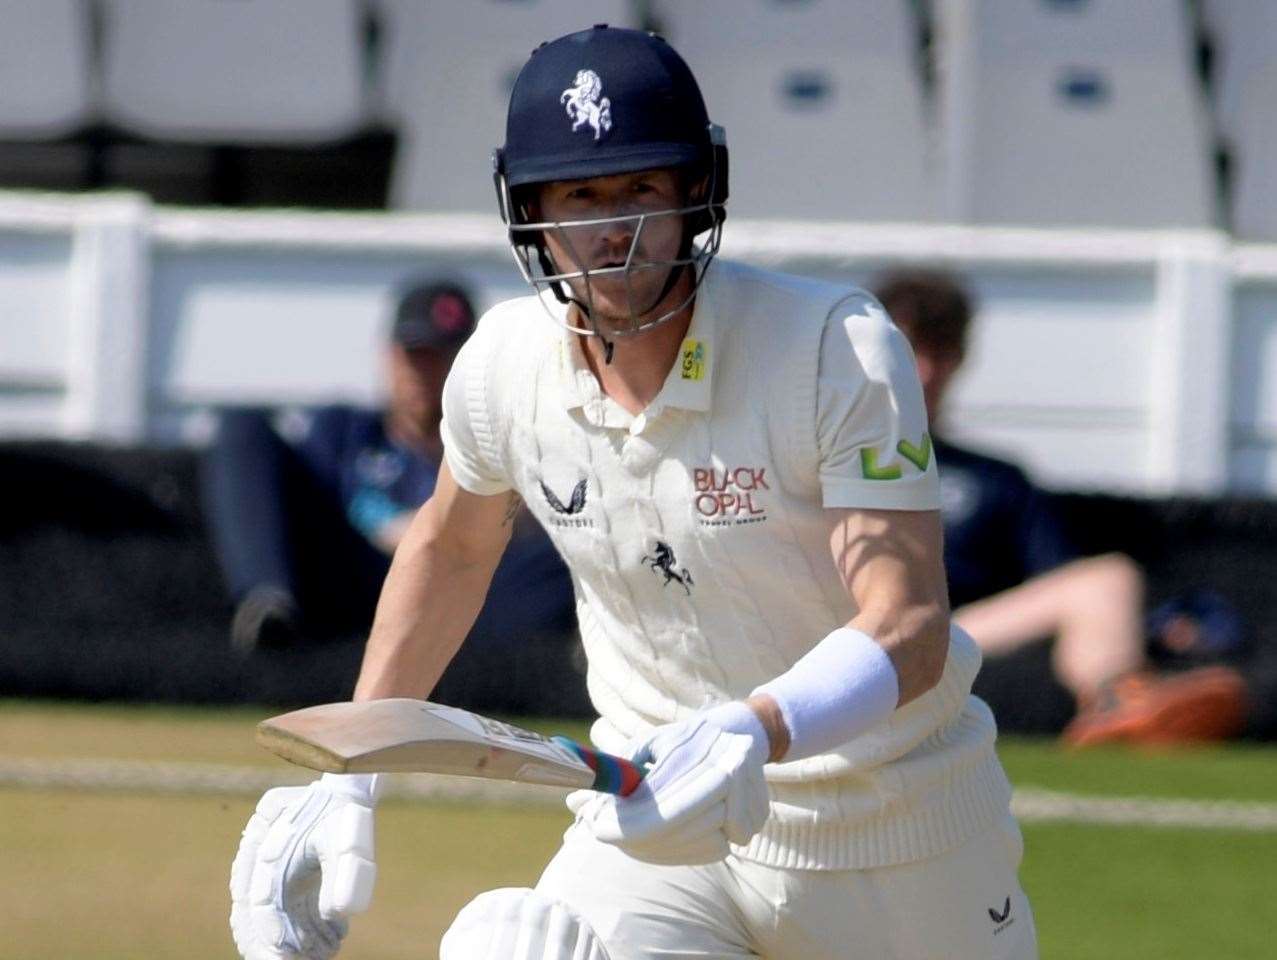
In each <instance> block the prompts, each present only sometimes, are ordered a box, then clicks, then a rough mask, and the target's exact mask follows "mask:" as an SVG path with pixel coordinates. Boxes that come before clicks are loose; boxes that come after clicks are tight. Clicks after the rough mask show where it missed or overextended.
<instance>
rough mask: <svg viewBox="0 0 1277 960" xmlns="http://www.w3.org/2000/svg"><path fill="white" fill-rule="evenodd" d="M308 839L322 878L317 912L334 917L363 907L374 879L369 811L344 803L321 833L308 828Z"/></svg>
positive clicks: (374, 867)
mask: <svg viewBox="0 0 1277 960" xmlns="http://www.w3.org/2000/svg"><path fill="white" fill-rule="evenodd" d="M308 842H309V844H310V845H311V846H310V848H311V850H312V851H313V855H314V856H315V858H316V859H317V860H318V861H319V864H320V868H321V869H320V873H321V874H322V877H323V880H322V882H321V884H320V888H319V915H320V916H321V917H323V918H324V919H325V920H338V919H343V918H345V917H349V916H352V915H353V914H356V913H363V912H364V911H365V910H367V909H368V905H369V904H370V903H371V902H372V888H373V884H374V883H375V881H376V879H377V864H376V862H375V861H374V860H373V816H372V810H370V809H369V808H367V807H364V806H359V805H357V804H347V805H345V806H343V807H342V808H341V809H340V810H338V811H337V812H336V813H335V814H334V815H333V817H332V818H331V820H330V822H329V823H328V824H327V825H326V829H325V830H324V831H323V832H319V831H312V832H311V835H310V838H309V841H308Z"/></svg>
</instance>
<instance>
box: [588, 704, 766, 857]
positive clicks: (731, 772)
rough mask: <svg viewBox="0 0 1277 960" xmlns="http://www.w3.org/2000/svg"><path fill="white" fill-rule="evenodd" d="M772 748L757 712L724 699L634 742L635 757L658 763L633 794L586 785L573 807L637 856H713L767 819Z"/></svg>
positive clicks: (595, 830)
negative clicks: (597, 790)
mask: <svg viewBox="0 0 1277 960" xmlns="http://www.w3.org/2000/svg"><path fill="white" fill-rule="evenodd" d="M768 752H769V743H768V738H767V733H766V731H765V730H764V729H763V725H762V723H761V722H760V721H759V719H758V718H757V717H756V716H755V715H754V713H753V711H752V710H750V708H749V707H748V706H746V705H745V704H743V703H739V702H735V703H729V704H724V705H722V706H719V707H714V708H712V709H710V710H708V711H705V712H702V713H699V714H697V715H695V716H693V717H691V718H689V719H687V720H682V721H679V722H677V723H671V724H666V725H664V726H660V727H657V728H656V729H655V730H653V731H652V732H651V733H650V734H649V735H648V736H647V737H646V738H644V739H643V740H641V741H639V742H638V743H637V744H635V745H634V746H633V747H632V750H631V754H632V757H631V758H632V759H633V760H634V762H635V763H638V764H650V765H651V766H650V769H649V770H648V773H647V776H646V777H645V778H644V780H643V782H642V783H641V784H640V785H639V787H638V789H637V790H635V791H634V793H632V794H630V796H628V797H615V796H612V795H610V794H599V793H594V792H592V791H588V790H582V791H578V792H576V793H573V794H571V795H570V796H569V797H568V806H569V807H571V808H572V810H573V812H574V813H575V814H576V817H577V820H578V822H580V823H582V824H584V825H585V826H586V827H587V828H588V829H589V830H590V832H591V833H592V834H593V835H594V837H595V838H596V839H598V840H600V841H602V842H603V843H611V844H615V845H616V846H618V847H620V848H621V849H622V850H624V851H625V852H626V853H628V854H629V855H630V856H632V857H634V858H635V859H637V860H644V861H647V862H649V863H658V864H696V863H713V862H715V861H718V860H722V859H723V858H724V857H726V856H727V855H728V853H729V852H730V844H732V843H735V844H746V843H748V842H749V841H750V839H751V838H752V837H753V836H754V834H756V833H758V831H759V830H761V829H762V827H763V823H764V822H765V821H766V820H767V814H768V809H769V801H768V794H767V783H766V781H765V780H764V779H763V764H764V763H766V761H767V755H768Z"/></svg>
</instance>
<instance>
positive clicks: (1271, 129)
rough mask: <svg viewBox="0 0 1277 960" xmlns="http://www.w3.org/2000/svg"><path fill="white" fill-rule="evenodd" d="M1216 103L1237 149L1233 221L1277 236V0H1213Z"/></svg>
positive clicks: (1253, 233) (1255, 236)
mask: <svg viewBox="0 0 1277 960" xmlns="http://www.w3.org/2000/svg"><path fill="white" fill-rule="evenodd" d="M1205 13H1206V20H1207V24H1208V26H1209V27H1210V29H1211V32H1212V34H1213V35H1214V39H1215V65H1216V70H1215V77H1216V86H1215V103H1216V108H1217V109H1216V113H1217V116H1218V117H1219V122H1220V128H1221V131H1222V132H1223V134H1224V135H1225V137H1226V138H1227V140H1228V143H1229V145H1230V147H1231V149H1232V161H1233V166H1232V169H1233V184H1232V186H1233V189H1232V196H1231V208H1232V209H1231V223H1232V227H1233V230H1234V232H1236V234H1237V235H1238V236H1239V237H1242V238H1244V239H1248V240H1277V55H1275V54H1277V3H1273V0H1211V2H1209V3H1207V4H1206V7H1205Z"/></svg>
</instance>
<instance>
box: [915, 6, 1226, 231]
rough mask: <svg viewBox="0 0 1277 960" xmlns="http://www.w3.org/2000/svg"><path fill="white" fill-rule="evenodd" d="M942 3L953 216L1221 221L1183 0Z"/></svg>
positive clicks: (1184, 223)
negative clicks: (1216, 206)
mask: <svg viewBox="0 0 1277 960" xmlns="http://www.w3.org/2000/svg"><path fill="white" fill-rule="evenodd" d="M935 9H936V13H937V19H938V26H939V31H938V33H939V40H940V44H941V56H940V63H941V65H942V70H941V75H940V92H941V102H942V106H941V110H940V119H941V125H942V128H943V144H944V151H943V152H944V160H945V167H946V172H945V193H946V206H947V209H948V212H949V215H950V217H952V218H953V219H957V220H965V221H974V222H980V223H1020V224H1041V225H1044V226H1053V225H1081V224H1089V225H1111V226H1127V227H1142V228H1151V227H1171V226H1178V227H1200V226H1208V225H1210V224H1212V223H1213V221H1214V219H1215V217H1214V209H1215V190H1214V184H1213V165H1212V148H1211V140H1210V134H1209V125H1208V121H1207V115H1206V110H1205V105H1204V103H1203V100H1202V97H1201V94H1200V91H1199V89H1198V86H1197V83H1196V73H1195V70H1194V67H1193V56H1192V51H1193V40H1192V29H1191V25H1190V22H1189V16H1188V12H1187V10H1186V5H1185V4H1183V3H1179V2H1168V0H937V3H936V7H935Z"/></svg>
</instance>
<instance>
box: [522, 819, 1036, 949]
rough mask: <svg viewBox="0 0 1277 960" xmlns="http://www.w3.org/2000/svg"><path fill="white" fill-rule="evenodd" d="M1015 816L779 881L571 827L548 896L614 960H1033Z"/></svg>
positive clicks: (546, 880) (741, 864)
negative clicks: (914, 848)
mask: <svg viewBox="0 0 1277 960" xmlns="http://www.w3.org/2000/svg"><path fill="white" fill-rule="evenodd" d="M1023 852H1024V845H1023V841H1022V840H1021V837H1020V828H1019V826H1018V825H1017V824H1016V822H1015V820H1014V819H1013V818H1011V817H1010V816H1008V817H1007V818H1006V820H1005V821H1004V822H1002V823H999V824H996V825H995V826H994V827H993V828H992V829H990V830H989V831H988V832H986V833H984V834H983V835H981V836H978V837H975V838H973V839H971V840H968V841H967V842H966V843H965V844H963V845H961V846H959V847H956V848H955V849H953V850H949V851H947V852H945V853H943V854H940V855H939V856H936V857H931V858H929V859H927V860H919V861H916V862H913V863H903V864H898V865H894V866H888V867H875V868H873V869H868V870H782V869H778V868H776V867H767V866H763V865H762V864H758V863H753V862H750V861H747V860H741V859H739V858H737V857H729V858H728V859H726V860H724V861H721V862H719V863H714V864H708V865H706V866H698V867H662V866H653V865H652V864H646V863H642V862H640V861H638V860H634V859H632V858H630V857H628V856H626V855H625V854H624V853H622V852H620V851H619V850H618V849H616V848H615V847H612V846H609V845H607V844H604V843H599V842H598V841H597V840H595V839H594V838H593V837H592V836H591V835H590V834H589V831H588V830H587V829H586V828H584V827H581V826H580V825H574V826H573V827H571V828H570V829H569V830H568V832H567V835H566V836H565V837H564V842H563V847H562V848H561V849H560V850H559V852H558V853H557V854H556V855H555V857H554V859H553V860H551V861H550V864H549V866H547V867H546V869H545V873H544V874H543V875H542V876H541V880H540V882H539V883H538V884H537V889H538V890H540V891H541V892H543V893H545V894H547V895H548V896H551V897H553V898H555V899H557V900H561V901H562V902H564V903H566V904H568V905H569V906H571V907H572V908H574V909H575V910H576V911H577V912H578V913H580V914H581V915H582V916H583V917H584V918H585V920H586V921H587V922H588V923H589V924H590V926H591V927H593V929H594V931H595V933H597V934H598V935H599V937H600V938H601V939H602V940H603V942H604V943H605V944H606V945H607V949H608V953H609V955H610V957H611V960H683V958H693V957H695V958H700V960H706V958H713V960H735V958H745V957H751V958H764V960H888V958H890V960H1036V958H1037V955H1038V950H1037V934H1036V931H1035V930H1034V927H1033V914H1032V912H1031V911H1030V909H1029V902H1028V899H1027V898H1026V897H1025V895H1024V892H1023V891H1022V890H1021V889H1020V884H1019V881H1018V880H1017V879H1016V871H1017V869H1018V868H1019V865H1020V858H1021V856H1022V855H1023Z"/></svg>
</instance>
